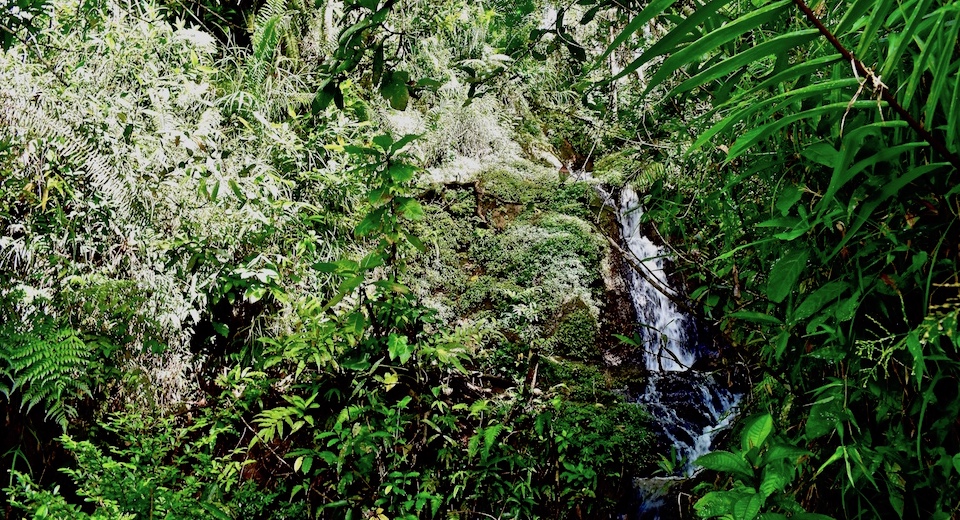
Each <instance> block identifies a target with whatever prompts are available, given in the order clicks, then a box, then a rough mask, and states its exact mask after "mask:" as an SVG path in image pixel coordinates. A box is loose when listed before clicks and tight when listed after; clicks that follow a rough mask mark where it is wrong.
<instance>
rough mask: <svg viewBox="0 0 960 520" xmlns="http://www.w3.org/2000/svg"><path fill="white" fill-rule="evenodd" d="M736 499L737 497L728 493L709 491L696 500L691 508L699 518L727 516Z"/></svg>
mask: <svg viewBox="0 0 960 520" xmlns="http://www.w3.org/2000/svg"><path fill="white" fill-rule="evenodd" d="M737 498H738V495H737V494H734V493H731V492H730V491H711V492H709V493H707V494H706V495H703V497H701V498H700V500H697V502H696V503H695V504H694V505H693V508H694V509H696V510H697V515H698V516H699V517H700V518H713V517H716V516H723V515H729V514H730V512H731V511H733V505H734V503H735V502H736V500H737Z"/></svg>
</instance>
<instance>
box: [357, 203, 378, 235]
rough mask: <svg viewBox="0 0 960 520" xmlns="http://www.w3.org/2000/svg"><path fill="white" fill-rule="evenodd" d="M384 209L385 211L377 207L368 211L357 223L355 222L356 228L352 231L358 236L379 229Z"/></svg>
mask: <svg viewBox="0 0 960 520" xmlns="http://www.w3.org/2000/svg"><path fill="white" fill-rule="evenodd" d="M384 211H386V209H385V208H377V209H375V210H373V211H371V212H370V213H368V214H367V216H366V217H364V219H363V220H362V221H361V222H360V223H359V224H357V228H356V229H355V230H354V231H353V233H354V234H355V235H356V236H358V237H362V236H366V235H369V234H370V233H371V232H373V231H375V230H378V229H380V227H381V226H382V225H383V214H384Z"/></svg>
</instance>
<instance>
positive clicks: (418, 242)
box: [404, 232, 427, 253]
mask: <svg viewBox="0 0 960 520" xmlns="http://www.w3.org/2000/svg"><path fill="white" fill-rule="evenodd" d="M404 234H405V235H406V237H407V242H410V244H411V245H412V246H413V247H415V248H417V251H420V252H421V253H426V252H427V247H426V246H424V245H423V242H422V241H421V240H420V239H419V238H418V237H417V236H416V235H414V234H413V233H406V232H405V233H404Z"/></svg>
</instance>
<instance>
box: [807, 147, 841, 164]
mask: <svg viewBox="0 0 960 520" xmlns="http://www.w3.org/2000/svg"><path fill="white" fill-rule="evenodd" d="M800 155H802V156H804V157H806V158H807V159H810V160H811V161H813V162H815V163H817V164H822V165H824V166H826V167H828V168H833V167H834V166H836V164H837V159H838V158H839V157H840V152H839V151H838V150H837V149H836V148H834V146H833V145H832V144H828V143H817V144H814V145H812V146H808V147H806V148H804V149H803V151H802V152H800Z"/></svg>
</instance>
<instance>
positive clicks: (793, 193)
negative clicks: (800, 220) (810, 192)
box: [776, 184, 803, 216]
mask: <svg viewBox="0 0 960 520" xmlns="http://www.w3.org/2000/svg"><path fill="white" fill-rule="evenodd" d="M802 195H803V192H802V191H801V190H800V187H798V186H797V185H796V184H789V185H787V186H786V187H784V188H783V190H781V191H780V195H778V196H777V204H776V207H777V209H778V210H780V214H781V215H783V216H787V215H788V214H790V209H792V208H793V205H794V204H796V203H797V202H799V201H800V197H801V196H802Z"/></svg>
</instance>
